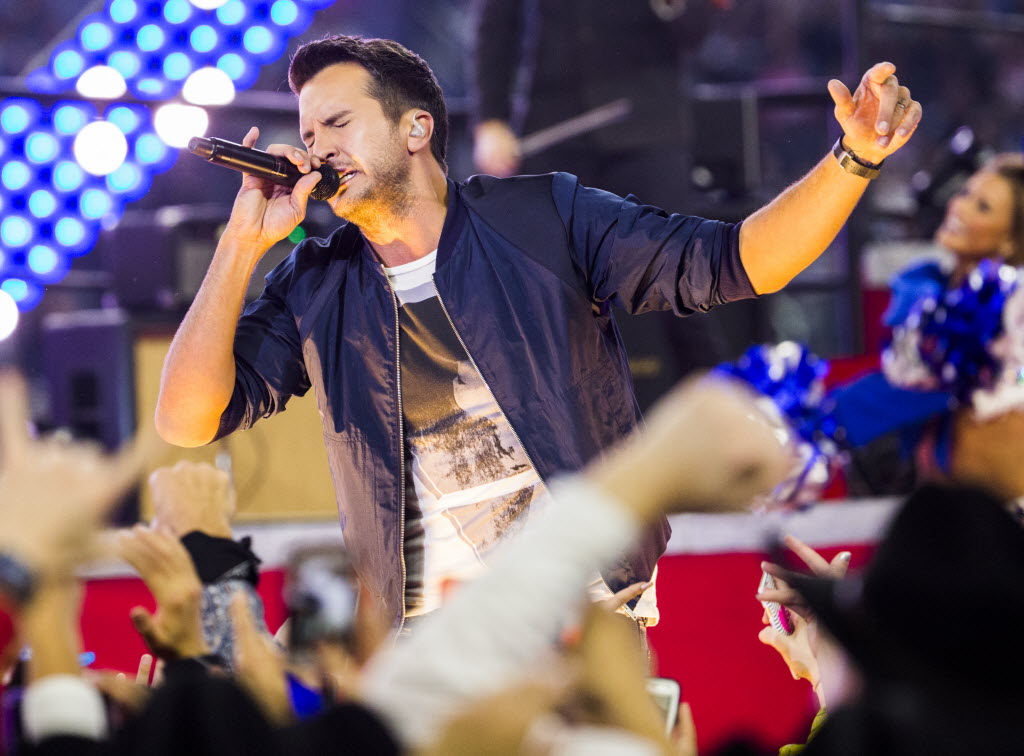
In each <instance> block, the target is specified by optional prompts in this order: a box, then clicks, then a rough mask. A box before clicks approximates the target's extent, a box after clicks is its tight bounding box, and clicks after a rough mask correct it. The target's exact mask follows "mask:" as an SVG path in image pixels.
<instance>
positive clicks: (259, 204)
mask: <svg viewBox="0 0 1024 756" xmlns="http://www.w3.org/2000/svg"><path fill="white" fill-rule="evenodd" d="M259 136H260V130H259V129H258V128H256V127H255V126H253V127H252V128H251V129H249V132H248V133H247V134H246V135H245V138H244V139H242V144H243V145H244V146H245V147H255V146H256V140H257V139H259ZM265 151H266V152H269V153H270V154H272V155H281V156H283V157H284V158H286V159H287V160H289V161H290V162H291V163H293V164H294V165H296V166H298V168H299V170H300V171H301V172H302V173H305V174H306V175H305V176H303V177H302V178H301V179H299V181H298V182H297V183H296V184H295V186H294V187H287V186H281V185H280V184H275V183H274V182H272V181H269V180H267V179H263V178H259V177H257V176H250V175H249V174H245V175H244V176H243V177H242V188H241V189H240V190H239V192H238V195H237V196H236V197H235V204H234V206H233V207H232V209H231V218H230V219H229V220H228V224H227V227H226V228H225V230H224V235H225V236H226V237H229V238H231V239H234V240H235V241H237V242H240V243H242V244H246V245H248V246H250V247H252V248H253V249H254V250H256V251H258V252H259V253H260V254H261V255H262V253H263V252H265V251H266V250H268V249H270V247H271V246H273V245H274V244H275V243H277V242H279V241H281V239H283V238H285V237H286V236H288V234H290V233H291V232H292V230H294V228H295V227H296V226H297V225H299V223H301V222H302V219H303V218H305V217H306V205H307V204H308V202H309V193H310V192H311V191H313V188H314V187H315V186H316V185H317V182H318V181H320V178H321V176H320V173H319V171H318V170H317V169H318V168H319V167H320V165H321V161H320V159H319V158H318V157H316V156H310V155H309V154H308V153H307V152H306V151H304V150H301V149H298V148H297V147H292V146H291V145H287V144H272V145H270V146H269V147H267V148H266V150H265Z"/></svg>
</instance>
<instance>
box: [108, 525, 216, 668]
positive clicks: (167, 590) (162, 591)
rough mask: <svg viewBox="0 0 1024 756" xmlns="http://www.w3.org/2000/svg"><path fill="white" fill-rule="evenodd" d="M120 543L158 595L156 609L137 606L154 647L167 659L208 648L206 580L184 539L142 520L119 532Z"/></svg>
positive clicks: (141, 628)
mask: <svg viewBox="0 0 1024 756" xmlns="http://www.w3.org/2000/svg"><path fill="white" fill-rule="evenodd" d="M118 549H119V552H120V556H121V558H122V559H124V560H125V561H126V562H128V564H130V565H131V566H132V567H134V568H135V570H136V571H137V572H138V573H139V576H140V577H141V578H142V580H143V582H145V584H146V585H147V586H148V587H149V590H150V591H151V592H152V593H153V598H154V599H156V604H157V609H156V613H155V614H150V613H149V612H148V611H146V609H145V608H143V607H141V606H137V607H135V608H134V609H132V610H131V619H132V623H133V624H134V625H135V629H136V631H137V632H138V633H139V635H141V636H142V639H143V641H145V643H146V646H147V647H148V648H149V650H150V651H151V652H152V653H153V654H154V655H156V656H157V657H159V658H161V659H167V660H174V659H188V658H192V657H199V656H205V655H206V654H208V653H209V650H210V649H209V647H208V646H207V645H206V641H205V640H204V639H203V628H202V618H201V616H200V604H201V601H202V592H203V586H202V583H201V582H200V581H199V576H198V575H197V574H196V570H195V567H194V566H193V565H192V558H191V557H190V556H189V555H188V552H187V551H186V550H185V547H184V546H182V545H181V541H179V540H178V538H177V537H176V536H175V535H174V534H172V533H170V532H167V531H165V530H155V529H152V528H148V527H146V526H143V525H136V526H135V527H134V528H132V529H130V530H126V531H122V532H121V533H119V535H118Z"/></svg>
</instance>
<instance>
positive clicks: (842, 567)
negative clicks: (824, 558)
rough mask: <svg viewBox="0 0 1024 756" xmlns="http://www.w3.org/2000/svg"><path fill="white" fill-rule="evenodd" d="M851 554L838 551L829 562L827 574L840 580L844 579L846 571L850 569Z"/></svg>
mask: <svg viewBox="0 0 1024 756" xmlns="http://www.w3.org/2000/svg"><path fill="white" fill-rule="evenodd" d="M852 556H853V555H852V554H851V553H850V552H849V551H840V552H839V553H838V554H836V555H835V557H834V558H833V559H832V561H831V562H829V573H830V574H831V575H832V576H833V577H837V578H841V577H845V575H846V571H847V570H848V569H850V559H851V558H852Z"/></svg>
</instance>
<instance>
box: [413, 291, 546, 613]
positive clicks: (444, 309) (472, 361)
mask: <svg viewBox="0 0 1024 756" xmlns="http://www.w3.org/2000/svg"><path fill="white" fill-rule="evenodd" d="M430 280H431V282H432V283H433V284H434V292H435V293H436V294H437V301H438V302H440V303H441V312H443V313H444V316H445V318H447V319H448V325H450V326H451V327H452V332H453V333H454V334H455V338H457V339H458V340H459V344H461V345H462V349H463V351H464V352H465V353H466V356H467V357H469V363H470V364H471V365H472V366H473V369H474V370H476V374H477V375H479V376H480V380H481V381H483V382H484V386H486V387H487V390H488V391H490V394H491V396H492V397H493V398H494V403H495V404H497V405H498V409H500V410H501V414H502V416H504V418H505V422H507V423H508V427H509V428H511V429H512V435H513V436H515V439H516V441H518V442H519V448H520V449H522V450H523V454H525V455H526V461H527V462H529V463H530V467H532V468H533V471H534V472H535V473H537V477H538V478H540V470H539V469H538V468H537V465H535V464H533V460H532V459H530V451H529V450H528V449H527V448H526V444H524V443H523V440H522V439H521V438H519V433H518V431H516V427H515V426H514V425H512V421H511V420H509V419H508V413H506V412H505V409H504V408H503V407H502V406H501V403H500V402H499V401H498V397H497V396H495V395H494V392H493V391H491V387H490V385H489V384H488V383H487V379H486V378H484V374H483V373H481V372H480V367H479V366H478V365H477V364H476V360H475V359H473V355H472V353H471V352H470V351H469V347H467V346H466V342H465V341H463V340H462V334H461V333H459V329H458V328H456V327H455V322H454V321H453V320H452V316H451V315H449V314H448V307H447V306H446V305H445V303H444V299H443V298H442V297H441V292H440V291H438V288H437V280H436V279H435V278H434V277H433V276H431V277H430ZM541 480H543V478H541ZM545 485H546V484H545ZM403 595H404V594H403Z"/></svg>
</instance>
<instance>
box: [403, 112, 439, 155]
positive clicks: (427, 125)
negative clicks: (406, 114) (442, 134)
mask: <svg viewBox="0 0 1024 756" xmlns="http://www.w3.org/2000/svg"><path fill="white" fill-rule="evenodd" d="M433 135H434V117H433V116H432V115H430V113H428V112H427V111H425V110H414V111H411V118H410V123H409V137H408V144H409V152H419V151H420V150H422V149H423V148H424V147H429V146H430V138H431V137H432V136H433Z"/></svg>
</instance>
